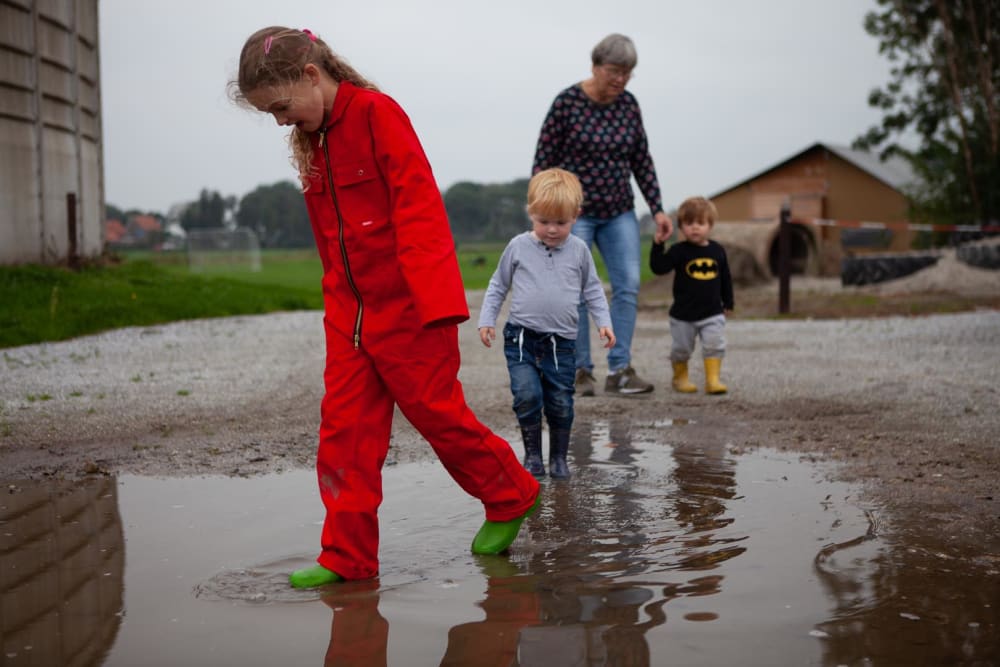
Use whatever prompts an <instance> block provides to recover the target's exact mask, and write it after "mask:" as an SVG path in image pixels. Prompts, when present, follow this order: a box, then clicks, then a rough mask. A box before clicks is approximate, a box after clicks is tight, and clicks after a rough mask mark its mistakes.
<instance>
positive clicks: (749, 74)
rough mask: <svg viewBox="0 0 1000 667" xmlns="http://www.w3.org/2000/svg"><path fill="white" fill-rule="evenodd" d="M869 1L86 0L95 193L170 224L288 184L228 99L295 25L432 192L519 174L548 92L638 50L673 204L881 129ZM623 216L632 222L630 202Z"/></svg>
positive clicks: (283, 160) (880, 73)
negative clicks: (357, 85) (95, 85)
mask: <svg viewBox="0 0 1000 667" xmlns="http://www.w3.org/2000/svg"><path fill="white" fill-rule="evenodd" d="M875 7H876V5H875V0H837V1H836V2H833V1H831V0H757V1H756V2H750V1H749V0H747V1H744V0H699V1H697V2H695V1H689V2H675V1H673V0H604V1H600V2H595V1H592V0H530V1H529V0H505V1H504V2H496V1H492V2H485V1H477V0H434V1H433V2H431V1H427V2H420V1H419V0H368V1H367V2H357V1H353V2H342V1H339V0H322V1H319V0H296V1H294V2H279V1H277V0H273V1H269V2H264V1H262V0H198V1H195V0H170V1H169V2H163V1H153V0H100V40H101V91H102V105H103V122H104V168H105V194H106V199H107V201H108V202H109V203H111V204H114V205H116V206H118V207H120V208H138V209H142V210H153V211H160V212H164V213H165V212H166V211H167V209H169V208H170V206H171V205H173V204H176V203H178V202H184V201H190V200H193V199H196V198H197V196H198V193H199V192H200V191H201V189H202V188H208V189H210V190H218V191H220V192H221V193H222V194H223V195H236V196H237V197H242V196H243V195H245V194H246V193H248V192H250V191H251V190H253V189H254V188H256V187H257V186H258V185H262V184H270V183H274V182H276V181H280V180H285V179H293V178H294V176H295V174H294V172H293V171H292V168H291V166H290V164H289V162H288V159H287V150H286V146H285V143H284V136H285V134H286V130H285V129H284V128H279V127H278V126H277V125H275V124H274V122H273V120H271V118H270V117H268V116H263V115H261V114H255V113H250V112H247V111H245V110H243V109H241V108H239V107H236V106H235V105H233V104H232V103H231V102H230V101H229V100H228V98H227V96H226V83H227V81H228V80H229V79H230V78H232V77H233V75H234V73H235V70H236V63H237V59H238V57H239V52H240V49H241V48H242V45H243V42H244V40H245V39H246V37H247V36H248V35H249V34H250V33H252V32H253V31H255V30H256V29H258V28H261V27H264V26H267V25H274V24H280V25H288V26H291V27H296V28H310V29H311V30H313V31H314V32H316V33H317V34H319V35H320V36H321V37H323V39H324V40H326V41H327V43H329V44H330V45H331V46H332V47H333V49H334V50H335V51H337V52H338V53H339V54H340V55H342V56H344V57H345V58H346V59H347V60H349V61H350V62H351V64H352V65H354V67H355V68H356V69H358V70H359V71H360V72H362V73H363V74H364V75H365V76H367V77H368V78H369V79H371V80H373V81H375V82H376V83H377V84H378V85H379V87H380V88H381V89H382V90H383V91H385V92H387V93H388V94H390V95H392V96H393V97H394V98H395V99H396V100H397V101H398V102H399V103H400V104H401V105H402V106H403V108H404V109H405V110H406V111H407V113H408V114H409V116H410V118H411V120H412V121H413V125H414V127H415V128H416V130H417V134H418V135H419V136H420V138H421V141H422V142H423V145H424V149H425V150H426V152H427V154H428V157H429V158H430V161H431V165H432V166H433V168H434V172H435V175H436V176H437V179H438V184H439V186H440V187H441V189H442V190H445V189H447V188H448V186H450V185H452V184H453V183H455V182H457V181H462V180H470V181H477V182H483V183H494V182H504V181H510V180H513V179H515V178H523V177H527V176H529V175H530V169H531V162H532V158H533V155H534V149H535V143H536V140H537V137H538V130H539V128H540V126H541V123H542V119H543V117H544V116H545V113H546V111H547V110H548V108H549V105H550V104H551V102H552V99H553V97H555V95H556V93H558V92H559V91H560V90H562V89H563V88H565V87H567V86H568V85H570V84H572V83H574V82H577V81H580V80H582V79H584V78H586V77H587V76H589V74H590V51H591V49H592V48H593V46H594V44H596V43H597V42H598V41H599V40H600V39H601V38H603V37H604V36H605V35H607V34H608V33H610V32H621V33H624V34H626V35H628V36H630V37H631V38H632V39H633V40H634V41H635V43H636V48H637V50H638V53H639V65H638V67H637V68H636V70H635V75H634V77H633V79H632V81H631V82H630V83H629V90H631V91H632V93H633V94H635V95H636V97H637V98H638V100H639V104H640V107H641V109H642V113H643V118H644V121H645V125H646V132H647V134H648V135H649V139H650V147H651V152H652V155H653V159H654V161H655V163H656V168H657V172H658V174H659V179H660V185H661V187H662V189H663V193H664V205H665V206H666V207H667V208H668V209H670V208H673V207H675V206H677V205H678V204H679V203H680V201H681V200H682V199H683V198H684V197H687V196H689V195H693V194H704V195H711V194H715V193H717V192H719V191H721V190H724V189H725V188H727V187H729V186H730V185H733V184H735V183H737V182H739V181H742V180H743V179H745V178H747V177H749V176H751V175H753V174H754V173H756V172H758V171H760V170H761V169H763V168H765V167H768V166H771V165H773V164H775V163H776V162H779V161H780V160H783V159H784V158H786V157H789V156H791V155H792V154H794V153H796V152H798V151H799V150H801V149H803V148H805V147H807V146H808V145H810V144H812V143H814V142H816V141H825V142H833V143H843V144H849V143H850V142H851V141H852V140H853V139H854V138H855V137H856V136H858V135H859V134H861V133H862V132H864V131H865V130H866V129H867V128H868V127H869V126H871V125H873V124H876V123H877V122H878V120H879V114H878V113H877V112H876V111H875V110H873V109H870V108H869V107H868V105H867V96H868V92H869V91H870V90H871V89H872V88H874V87H876V86H879V85H882V84H884V83H885V82H886V81H888V76H889V75H888V72H889V64H888V62H887V61H886V60H885V59H884V58H882V57H881V56H879V55H878V44H877V42H876V40H875V39H874V38H872V37H869V36H868V35H867V34H866V33H865V32H864V28H863V26H862V21H863V18H864V15H865V13H866V12H868V11H870V10H872V9H874V8H875ZM636 203H637V207H638V209H639V210H640V211H644V210H646V206H645V204H644V202H643V201H642V198H641V196H639V195H638V193H637V201H636Z"/></svg>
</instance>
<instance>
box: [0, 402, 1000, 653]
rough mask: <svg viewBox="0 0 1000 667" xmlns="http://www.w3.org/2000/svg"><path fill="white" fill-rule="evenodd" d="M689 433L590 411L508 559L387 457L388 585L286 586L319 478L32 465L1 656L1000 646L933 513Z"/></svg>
mask: <svg viewBox="0 0 1000 667" xmlns="http://www.w3.org/2000/svg"><path fill="white" fill-rule="evenodd" d="M686 426H687V425H686V424H685V423H681V422H679V421H669V420H663V421H659V422H655V423H649V424H647V425H644V426H643V425H640V426H636V425H628V424H619V423H614V422H612V423H607V422H604V423H601V422H595V423H593V424H586V423H578V424H577V428H576V430H575V431H574V437H573V442H572V450H571V454H572V463H573V464H574V472H575V476H574V477H573V478H572V479H571V480H570V481H568V482H552V481H549V480H547V481H545V482H544V483H543V487H544V489H543V493H544V496H543V498H544V500H543V505H542V507H541V510H540V511H539V512H538V513H537V514H536V515H535V516H533V517H532V518H531V519H529V520H528V521H527V522H526V523H525V528H524V529H523V530H522V534H521V537H519V538H518V541H517V542H516V543H515V545H514V547H513V549H512V553H511V555H510V557H477V556H473V555H471V554H470V553H468V548H469V542H470V540H471V537H472V535H473V534H474V533H475V531H476V529H477V528H478V527H479V523H480V522H481V520H482V514H481V511H480V510H479V509H478V508H477V507H476V505H475V502H474V501H472V500H471V499H469V498H468V497H466V496H465V495H464V494H463V493H462V492H461V490H460V489H459V488H458V487H457V485H455V484H454V483H453V482H452V481H451V480H450V478H448V477H447V475H446V473H445V472H444V471H443V469H442V468H441V466H439V465H436V464H422V465H407V466H399V467H391V468H388V469H387V470H386V472H385V498H386V500H385V502H384V504H383V507H382V511H381V528H382V544H381V550H380V557H381V563H382V574H381V576H380V578H379V579H378V580H377V581H369V582H352V583H349V584H345V585H339V586H334V587H330V588H329V589H328V590H325V591H322V592H316V591H295V590H292V589H290V588H289V587H288V586H287V585H286V584H285V581H286V577H287V574H288V572H289V571H291V570H292V569H295V568H297V567H301V566H303V565H306V564H309V563H311V562H312V558H313V556H314V555H315V553H314V550H315V546H316V542H317V540H318V535H319V530H320V525H321V519H322V508H321V506H320V503H319V499H318V497H317V494H316V489H315V481H314V475H313V474H312V473H311V472H294V473H288V474H283V475H278V476H269V477H261V478H255V479H234V478H219V477H209V478H184V479H152V478H144V477H134V476H123V477H120V478H118V479H117V480H112V479H96V480H90V481H88V482H86V483H80V482H77V483H74V484H57V483H54V482H49V483H45V484H37V483H36V484H17V483H11V484H12V485H11V486H10V487H9V488H7V492H6V493H5V495H4V496H3V498H2V501H0V521H2V523H0V540H2V541H0V554H2V556H3V566H2V568H0V577H2V578H0V594H2V596H3V597H2V607H0V608H2V615H0V639H2V646H3V654H2V655H3V658H2V661H0V662H2V664H3V665H50V664H53V665H54V664H71V663H72V664H81V665H100V664H104V665H129V666H131V665H176V664H191V665H205V664H218V665H223V664H226V665H228V664H242V665H274V664H290V665H292V664H294V665H298V664H317V663H319V662H320V661H321V660H325V661H326V664H364V665H379V664H383V665H438V664H440V665H482V664H497V665H508V664H520V665H541V664H544V665H546V667H557V666H559V665H588V664H589V665H656V664H683V665H721V664H753V665H758V664H759V665H774V664H823V665H836V664H851V665H855V664H886V663H893V664H917V663H920V664H940V663H963V662H964V663H967V664H989V661H990V660H995V659H997V651H998V647H997V639H996V635H997V627H996V625H997V613H996V607H995V603H996V601H997V600H998V599H1000V574H998V573H997V572H996V568H995V567H994V565H995V562H996V561H989V560H988V559H982V558H980V559H978V560H975V559H965V560H962V559H961V558H960V557H961V555H960V554H945V553H942V552H940V551H938V550H937V549H936V548H934V547H931V546H930V545H929V544H920V543H914V542H912V540H913V539H914V535H915V534H916V533H915V532H914V531H912V530H908V531H907V533H906V534H907V535H908V539H910V540H911V542H910V543H908V544H905V545H904V544H898V543H896V541H895V540H896V536H897V535H898V534H901V533H899V532H898V531H897V532H896V533H894V531H893V526H892V524H891V521H887V520H886V518H885V517H883V516H881V514H880V512H878V511H877V508H872V507H866V506H863V505H860V504H859V503H858V502H857V499H856V496H855V490H854V489H853V488H851V487H849V486H846V485H842V484H836V483H830V482H827V481H824V479H823V477H822V476H821V474H820V471H818V470H816V469H814V468H813V467H811V466H809V465H808V464H805V463H802V462H800V461H799V460H798V459H797V458H796V457H794V456H790V455H785V454H779V453H775V452H766V451H755V452H741V453H739V454H738V455H737V454H735V453H733V452H730V451H729V450H728V449H727V448H726V447H725V445H723V444H721V443H720V444H714V445H711V446H695V445H691V444H685V441H686V440H689V439H687V438H685V433H684V429H685V427H686ZM883 523H884V524H885V525H883ZM963 564H964V565H965V567H964V568H963V567H962V565H963ZM942 568H944V571H943V572H942ZM928 661H929V663H928ZM977 661H978V662H977Z"/></svg>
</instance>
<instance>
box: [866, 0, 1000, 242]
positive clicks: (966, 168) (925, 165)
mask: <svg viewBox="0 0 1000 667" xmlns="http://www.w3.org/2000/svg"><path fill="white" fill-rule="evenodd" d="M877 1H878V4H879V6H880V10H878V11H873V12H869V13H868V15H867V16H866V17H865V30H866V31H867V32H868V34H870V35H872V36H874V37H876V38H878V39H879V52H880V53H882V54H884V55H885V56H886V57H887V58H888V59H889V61H890V62H892V63H893V67H892V70H891V77H892V78H891V80H890V82H889V83H888V84H886V85H885V86H884V87H883V88H879V89H876V90H873V91H872V93H871V94H870V95H869V98H868V103H869V105H870V106H873V107H875V108H878V109H881V110H882V112H883V117H882V122H881V125H879V126H875V127H872V128H870V129H869V130H868V131H867V133H865V134H864V135H863V136H861V137H860V138H858V139H857V140H856V141H855V145H856V146H857V147H859V148H881V154H882V156H883V157H885V156H887V155H889V154H892V153H895V154H898V155H901V156H903V157H905V158H907V159H908V160H909V161H910V163H911V164H912V165H913V167H914V169H915V171H916V173H917V175H918V176H919V177H920V178H921V183H920V184H919V189H917V190H914V191H913V192H911V193H910V195H911V200H912V208H913V211H912V214H913V216H914V217H915V218H917V219H924V220H929V221H932V222H938V223H951V224H956V223H958V224H970V223H976V224H985V223H988V222H990V221H996V220H998V219H1000V0H877ZM909 132H915V133H916V135H917V136H918V137H919V146H918V147H917V148H916V149H913V150H910V149H906V148H904V147H903V146H902V145H901V144H900V143H899V142H898V141H897V140H898V139H899V138H901V137H903V136H904V135H906V134H907V133H909Z"/></svg>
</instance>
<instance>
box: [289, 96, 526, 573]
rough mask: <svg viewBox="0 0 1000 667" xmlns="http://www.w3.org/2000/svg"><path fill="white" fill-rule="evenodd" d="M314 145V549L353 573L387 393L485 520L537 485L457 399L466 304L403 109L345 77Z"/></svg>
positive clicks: (374, 548) (373, 538)
mask: <svg viewBox="0 0 1000 667" xmlns="http://www.w3.org/2000/svg"><path fill="white" fill-rule="evenodd" d="M313 154H314V160H313V165H312V166H313V173H314V175H313V177H312V178H311V180H310V182H309V185H308V188H307V189H306V192H305V199H306V206H307V207H308V209H309V218H310V221H311V222H312V226H313V233H314V234H315V236H316V244H317V247H318V249H319V255H320V258H321V259H322V262H323V303H324V308H325V311H326V313H325V318H324V326H325V330H326V370H325V372H324V382H325V389H326V393H325V395H324V397H323V403H322V406H321V418H322V421H321V424H320V429H319V452H318V454H317V461H316V468H317V474H318V477H319V487H320V496H321V497H322V499H323V504H324V505H325V506H326V521H325V523H324V525H323V536H322V547H323V551H322V553H321V554H320V556H319V557H318V559H317V561H318V562H319V564H320V565H322V566H323V567H325V568H327V569H329V570H332V571H334V572H336V573H337V574H339V575H340V576H341V577H343V578H345V579H365V578H369V577H374V576H376V575H377V574H378V535H379V533H378V516H377V511H378V507H379V504H380V503H381V502H382V475H381V469H382V464H383V463H384V461H385V457H386V454H387V453H388V448H389V436H390V433H391V429H392V416H393V408H394V404H398V405H399V407H400V410H401V411H402V413H403V414H404V415H405V416H406V418H407V419H409V420H410V422H411V423H412V424H413V425H414V426H415V427H416V429H417V430H418V431H419V432H420V434H421V435H423V436H424V438H426V439H427V441H428V442H430V444H431V446H432V447H433V448H434V451H435V452H436V453H437V455H438V457H439V458H440V459H441V462H442V463H443V464H444V466H445V468H446V469H447V470H448V472H449V473H450V474H451V476H452V477H453V478H454V479H455V481H456V482H458V484H459V485H460V486H461V487H462V488H463V489H465V491H466V492H468V493H469V494H471V495H472V496H475V497H476V498H478V499H480V500H481V501H482V503H483V505H484V507H485V509H486V518H487V519H489V520H491V521H508V520H510V519H514V518H516V517H519V516H521V515H523V514H524V513H525V512H527V511H528V509H530V508H531V506H532V504H533V503H534V501H535V498H536V497H537V495H538V492H539V486H538V482H537V481H536V480H535V479H534V477H532V476H531V475H530V474H528V472H527V471H526V470H525V469H524V468H523V467H522V466H521V464H520V462H519V461H518V460H517V458H516V457H515V455H514V452H513V451H512V450H511V448H510V445H509V444H507V442H505V441H504V440H502V439H501V438H499V437H498V436H496V435H495V434H494V433H492V432H491V431H490V430H489V429H488V428H487V427H486V426H484V425H483V424H482V423H480V422H479V420H478V419H476V417H475V415H474V414H473V413H472V411H471V410H470V409H469V407H468V406H467V405H466V403H465V397H464V395H463V393H462V386H461V384H460V383H459V381H458V369H459V363H460V357H459V348H458V326H457V325H458V323H459V322H463V321H465V320H467V319H468V318H469V311H468V305H467V303H466V300H465V290H464V288H463V286H462V279H461V274H460V273H459V270H458V261H457V259H456V257H455V246H454V241H453V240H452V237H451V230H450V228H449V226H448V218H447V214H446V213H445V210H444V202H443V201H442V199H441V194H440V192H439V190H438V187H437V184H436V183H435V181H434V176H433V174H432V173H431V167H430V164H429V162H428V161H427V157H426V156H425V155H424V152H423V148H422V147H421V146H420V141H419V140H418V139H417V136H416V133H415V132H414V131H413V127H412V126H411V125H410V121H409V118H408V117H407V116H406V114H405V113H404V112H403V110H402V109H401V108H400V106H399V105H398V104H396V102H395V101H394V100H392V99H391V98H390V97H388V96H386V95H384V94H382V93H379V92H375V91H370V90H366V89H363V88H359V87H357V86H354V85H352V84H350V83H348V82H343V83H341V84H340V87H339V89H338V91H337V95H336V98H335V100H334V103H333V109H332V110H331V112H330V116H329V119H328V121H327V124H326V127H325V129H323V130H321V131H320V132H317V133H316V136H315V139H314V142H313Z"/></svg>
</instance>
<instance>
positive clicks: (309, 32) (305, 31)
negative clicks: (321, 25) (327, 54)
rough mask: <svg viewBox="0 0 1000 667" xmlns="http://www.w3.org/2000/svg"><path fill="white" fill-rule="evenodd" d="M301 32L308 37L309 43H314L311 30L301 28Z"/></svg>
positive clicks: (314, 39)
mask: <svg viewBox="0 0 1000 667" xmlns="http://www.w3.org/2000/svg"><path fill="white" fill-rule="evenodd" d="M302 32H304V33H305V34H306V35H308V36H309V41H310V42H315V41H316V35H314V34H313V32H312V30H310V29H309V28H303V29H302Z"/></svg>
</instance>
